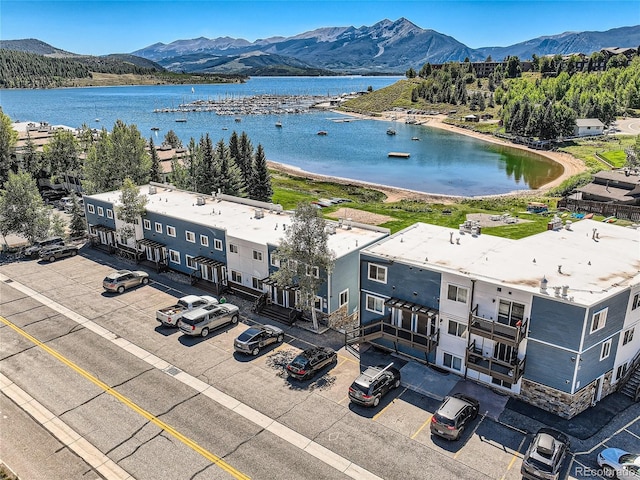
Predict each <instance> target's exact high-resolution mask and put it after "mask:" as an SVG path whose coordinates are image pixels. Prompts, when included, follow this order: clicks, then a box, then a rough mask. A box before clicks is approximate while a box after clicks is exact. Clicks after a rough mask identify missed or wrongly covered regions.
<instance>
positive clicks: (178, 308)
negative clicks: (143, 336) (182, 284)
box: [156, 295, 218, 327]
mask: <svg viewBox="0 0 640 480" xmlns="http://www.w3.org/2000/svg"><path fill="white" fill-rule="evenodd" d="M216 303H218V299H217V298H215V297H210V296H209V295H203V296H201V297H200V296H198V295H186V296H184V297H182V298H181V299H180V300H178V303H176V304H175V305H171V306H170V307H165V308H161V309H160V310H158V311H157V312H156V320H157V321H159V322H160V323H161V324H162V325H164V326H165V327H177V326H178V321H179V320H180V318H182V315H183V314H185V313H186V312H189V311H191V310H195V309H197V308H200V307H204V306H206V305H215V304H216Z"/></svg>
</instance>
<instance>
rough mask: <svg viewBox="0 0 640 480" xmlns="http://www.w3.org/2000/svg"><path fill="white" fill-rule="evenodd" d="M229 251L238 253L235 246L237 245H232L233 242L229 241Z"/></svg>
mask: <svg viewBox="0 0 640 480" xmlns="http://www.w3.org/2000/svg"><path fill="white" fill-rule="evenodd" d="M229 251H230V252H231V253H238V246H237V245H234V244H233V243H230V244H229Z"/></svg>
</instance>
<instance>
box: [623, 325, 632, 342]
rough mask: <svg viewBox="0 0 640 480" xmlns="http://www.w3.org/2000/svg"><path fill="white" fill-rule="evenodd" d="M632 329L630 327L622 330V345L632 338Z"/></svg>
mask: <svg viewBox="0 0 640 480" xmlns="http://www.w3.org/2000/svg"><path fill="white" fill-rule="evenodd" d="M633 330H634V329H633V328H630V329H629V330H627V331H626V332H624V337H623V339H622V345H626V344H627V343H629V342H630V341H631V340H633Z"/></svg>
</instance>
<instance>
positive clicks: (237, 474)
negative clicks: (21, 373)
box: [0, 316, 250, 480]
mask: <svg viewBox="0 0 640 480" xmlns="http://www.w3.org/2000/svg"><path fill="white" fill-rule="evenodd" d="M0 321H1V322H2V323H4V324H5V325H7V326H8V327H10V328H11V329H13V330H15V331H16V332H17V333H19V334H20V335H22V336H23V337H24V338H26V339H27V340H29V341H31V342H33V343H34V344H35V345H37V346H38V347H40V348H41V349H43V350H44V351H45V352H47V353H49V354H50V355H51V356H53V357H55V358H57V359H58V360H60V361H61V362H62V363H64V364H65V365H67V366H68V367H70V368H71V369H73V370H75V371H76V372H77V373H79V374H80V375H82V376H83V377H85V378H86V379H87V380H89V381H91V382H92V383H94V384H95V385H97V386H98V387H100V388H102V389H103V390H104V391H105V392H106V393H108V394H109V395H111V396H113V397H115V398H116V399H118V400H119V401H120V402H122V403H124V404H125V405H126V406H128V407H129V408H130V409H132V410H133V411H134V412H136V413H138V414H140V415H141V416H143V417H144V418H146V419H147V420H149V421H150V422H151V423H153V424H154V425H156V426H157V427H159V428H161V429H162V430H164V431H166V432H167V433H169V434H170V435H172V436H173V437H174V438H176V439H178V440H180V441H181V442H182V443H184V444H185V445H187V446H188V447H189V448H191V449H192V450H194V451H196V452H197V453H199V454H200V455H202V456H203V457H204V458H206V459H207V460H209V461H210V462H212V463H214V464H216V465H218V466H219V467H220V468H221V469H222V470H224V471H225V472H227V473H229V474H230V475H232V476H233V477H234V478H237V479H241V480H245V479H247V480H248V479H249V478H250V477H249V476H248V475H245V474H244V473H242V472H240V471H239V470H236V469H235V468H233V467H232V466H231V465H229V464H228V463H227V462H225V461H224V460H222V459H221V458H220V457H218V456H216V455H214V454H213V453H211V452H209V451H208V450H205V449H204V448H202V447H201V446H200V445H198V444H197V443H196V442H194V441H193V440H191V439H189V438H187V437H185V436H184V435H182V434H181V433H180V432H178V431H177V430H176V429H174V428H173V427H171V426H169V425H168V424H166V423H165V422H163V421H162V420H160V419H158V418H157V417H155V416H154V415H152V414H151V413H149V412H147V411H146V410H144V409H143V408H141V407H139V406H138V405H137V404H135V403H134V402H132V401H131V400H129V399H128V398H127V397H125V396H124V395H122V394H120V393H118V392H117V391H115V390H114V389H112V388H111V387H110V386H109V385H107V384H106V383H104V382H102V381H101V380H99V379H97V378H96V377H94V376H93V375H92V374H90V373H89V372H87V371H86V370H83V369H82V368H80V367H79V366H78V365H76V364H75V363H73V362H72V361H71V360H69V359H67V358H66V357H64V356H63V355H61V354H60V353H58V352H57V351H56V350H54V349H53V348H51V347H49V346H47V345H45V344H44V343H42V342H41V341H40V340H38V339H37V338H35V337H32V336H31V335H29V334H28V333H27V332H25V331H24V330H22V329H21V328H20V327H18V326H17V325H14V324H13V323H11V322H10V321H9V320H7V319H6V318H4V317H3V316H0Z"/></svg>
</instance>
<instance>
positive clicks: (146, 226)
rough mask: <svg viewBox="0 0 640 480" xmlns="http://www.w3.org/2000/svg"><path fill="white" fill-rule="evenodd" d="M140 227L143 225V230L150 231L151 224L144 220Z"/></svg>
mask: <svg viewBox="0 0 640 480" xmlns="http://www.w3.org/2000/svg"><path fill="white" fill-rule="evenodd" d="M142 225H144V229H145V230H151V222H150V221H149V220H147V219H146V218H145V219H144V220H143V221H142Z"/></svg>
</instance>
